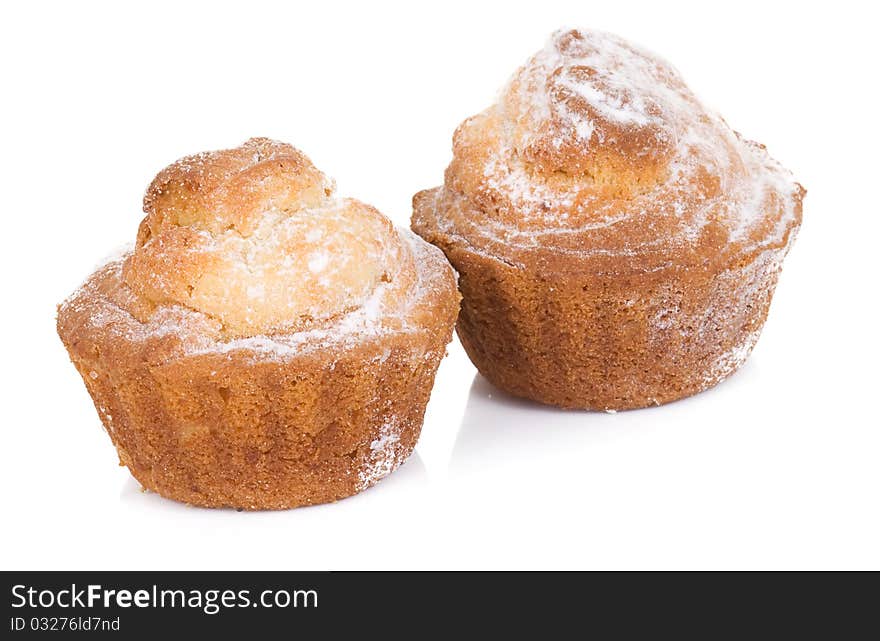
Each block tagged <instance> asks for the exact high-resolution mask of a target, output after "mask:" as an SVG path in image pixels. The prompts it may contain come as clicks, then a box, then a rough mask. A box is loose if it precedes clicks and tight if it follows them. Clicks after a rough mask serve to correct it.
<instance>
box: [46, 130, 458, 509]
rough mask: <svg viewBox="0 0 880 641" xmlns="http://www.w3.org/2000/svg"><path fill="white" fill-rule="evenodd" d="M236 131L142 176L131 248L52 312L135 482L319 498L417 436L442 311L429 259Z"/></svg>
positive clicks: (363, 483)
mask: <svg viewBox="0 0 880 641" xmlns="http://www.w3.org/2000/svg"><path fill="white" fill-rule="evenodd" d="M333 191H334V186H333V183H332V182H331V181H329V180H328V179H327V178H326V177H325V176H324V175H323V174H322V173H321V172H319V171H318V170H317V169H315V167H314V166H313V165H312V163H311V162H310V161H309V159H308V158H306V157H305V156H304V155H303V154H302V153H300V152H299V151H298V150H296V149H294V148H293V147H291V146H290V145H286V144H282V143H278V142H274V141H271V140H267V139H253V140H249V141H248V142H246V143H245V144H244V145H242V146H241V147H238V148H237V149H229V150H224V151H217V152H210V153H203V154H198V155H195V156H190V157H187V158H183V159H181V160H178V161H177V162H176V163H174V164H172V165H171V166H169V167H168V168H166V169H164V170H163V171H162V172H160V173H159V175H158V176H157V177H156V179H155V180H154V181H153V183H152V185H150V187H149V189H148V190H147V194H146V197H145V198H144V211H145V212H146V214H147V215H146V217H145V218H144V220H143V222H142V223H141V226H140V229H139V231H138V235H137V242H136V245H135V248H134V250H133V251H132V252H130V253H127V254H126V255H124V256H122V257H121V258H119V259H117V260H113V261H111V262H109V263H108V264H106V265H104V266H103V267H101V268H100V269H98V270H97V271H96V272H95V273H94V274H92V276H91V277H90V278H89V279H88V280H87V282H86V283H85V284H84V285H83V286H82V288H81V289H79V290H78V291H77V292H75V293H74V294H73V295H72V296H71V297H70V298H69V299H68V300H66V301H65V302H64V303H63V304H62V305H60V306H59V309H58V334H59V335H60V336H61V339H62V341H63V342H64V345H65V346H66V347H67V350H68V352H69V353H70V357H71V359H72V361H73V363H74V365H76V368H77V369H78V370H79V373H80V374H81V375H82V378H83V380H84V381H85V384H86V387H87V388H88V391H89V393H90V394H91V396H92V398H93V400H94V402H95V407H96V408H97V409H98V414H99V415H100V417H101V420H102V421H103V423H104V426H105V428H106V430H107V432H108V434H109V435H110V438H111V439H112V440H113V444H114V445H115V446H116V449H117V450H118V452H119V459H120V462H121V464H123V465H126V466H128V468H129V470H131V473H132V474H133V475H134V477H135V478H136V479H137V480H138V481H140V483H141V484H142V485H143V486H144V487H145V488H147V489H150V490H153V491H156V492H158V493H159V494H161V495H162V496H166V497H169V498H173V499H177V500H179V501H184V502H186V503H191V504H195V505H204V506H211V507H223V506H228V507H236V508H244V509H248V510H257V509H281V508H290V507H296V506H300V505H310V504H314V503H324V502H328V501H335V500H337V499H340V498H343V497H346V496H349V495H351V494H355V493H356V492H359V491H361V490H363V489H365V488H368V487H370V486H371V485H373V484H374V483H376V482H377V481H378V480H380V479H381V478H382V477H384V476H386V475H387V474H389V473H390V472H392V471H393V470H394V469H395V468H396V467H397V466H398V465H400V464H401V463H402V462H403V461H404V460H405V459H406V458H407V457H408V456H409V455H410V453H411V452H412V450H413V447H414V446H415V444H416V440H417V438H418V436H419V432H420V430H421V426H422V420H423V417H424V412H425V406H426V404H427V402H428V397H429V395H430V393H431V387H432V385H433V381H434V374H435V372H436V370H437V366H438V365H439V363H440V360H441V358H442V357H443V355H444V354H445V350H446V344H447V343H448V342H449V340H450V338H451V335H452V327H453V325H454V324H455V317H456V314H457V311H458V304H459V295H458V291H457V290H456V285H455V276H454V273H453V271H452V269H451V268H450V266H449V264H448V263H447V261H446V259H445V258H444V257H443V255H442V254H441V253H440V251H438V250H437V249H436V248H434V247H431V246H430V245H428V244H427V243H425V242H424V241H422V240H421V239H420V238H418V237H417V236H415V235H414V234H412V233H411V232H409V231H407V230H396V229H395V228H394V226H393V225H392V224H391V222H390V221H389V220H388V219H387V218H385V217H384V216H382V215H381V214H380V213H379V212H378V211H376V210H375V209H373V208H372V207H370V206H368V205H365V204H363V203H361V202H358V201H356V200H352V199H347V198H337V197H335V196H334V194H333Z"/></svg>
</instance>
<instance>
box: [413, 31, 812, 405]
mask: <svg viewBox="0 0 880 641" xmlns="http://www.w3.org/2000/svg"><path fill="white" fill-rule="evenodd" d="M453 152H454V157H453V160H452V163H451V164H450V165H449V167H448V169H447V170H446V176H445V183H444V185H443V186H442V187H439V188H436V189H431V190H427V191H423V192H420V193H418V194H416V196H415V197H414V199H413V205H414V214H413V220H412V225H413V229H414V230H415V231H416V232H417V233H418V234H420V235H421V236H422V237H423V238H425V239H426V240H428V241H429V242H431V243H433V244H435V245H437V246H438V247H440V248H442V249H443V251H444V252H445V254H446V256H447V257H448V258H449V260H450V261H451V262H452V264H453V266H454V267H455V268H456V269H457V270H458V272H459V273H460V289H461V292H462V295H463V297H464V300H463V303H462V310H461V314H460V317H459V321H458V333H459V336H460V338H461V342H462V344H463V345H464V347H465V349H466V350H467V352H468V355H469V356H470V358H471V360H472V361H473V362H474V364H475V365H476V366H477V368H478V369H479V370H480V372H481V373H482V374H483V375H484V376H486V378H488V379H489V380H490V381H491V382H493V383H494V384H495V385H497V386H498V387H500V388H502V389H504V390H506V391H508V392H510V393H512V394H515V395H518V396H523V397H526V398H530V399H533V400H536V401H540V402H543V403H548V404H552V405H557V406H560V407H567V408H588V409H596V410H617V409H630V408H638V407H644V406H650V405H658V404H661V403H667V402H669V401H674V400H676V399H679V398H682V397H685V396H689V395H691V394H695V393H697V392H699V391H701V390H704V389H706V388H708V387H711V386H713V385H715V384H716V383H718V382H719V381H721V380H722V379H724V378H725V377H726V376H728V375H730V374H731V373H732V372H733V371H735V370H736V368H737V367H738V366H739V365H740V364H742V363H743V361H744V360H745V359H746V357H747V356H748V355H749V353H750V351H751V349H752V347H753V346H754V344H755V342H756V340H757V338H758V335H759V333H760V331H761V327H762V325H763V323H764V320H765V318H766V316H767V311H768V308H769V305H770V299H771V297H772V294H773V290H774V288H775V286H776V282H777V278H778V275H779V272H780V269H781V266H782V260H783V258H784V257H785V255H786V253H787V251H788V249H789V247H790V245H791V243H792V242H793V240H794V237H795V235H796V233H797V230H798V228H799V226H800V222H801V209H802V207H801V206H802V200H803V197H804V194H805V191H804V189H803V188H802V187H801V186H800V185H799V184H798V183H797V182H795V181H794V180H793V178H792V176H791V174H790V173H789V172H788V171H786V170H785V169H783V168H782V167H781V166H780V165H779V164H778V163H777V162H776V161H774V160H773V159H772V158H770V156H769V155H768V154H767V153H766V151H765V149H764V147H763V146H762V145H759V144H757V143H754V142H750V141H747V140H745V139H743V138H741V137H740V136H739V134H737V133H736V132H734V131H733V130H731V129H730V128H729V127H728V125H727V124H726V123H725V122H724V120H722V119H721V117H720V116H718V115H717V114H715V113H713V112H712V111H710V110H707V109H706V108H705V107H703V105H701V104H700V102H699V101H698V100H697V99H696V97H695V96H694V95H693V94H692V93H691V92H690V90H689V89H688V88H687V87H686V86H685V84H684V82H683V81H682V79H681V77H680V76H679V74H678V72H676V71H675V69H673V68H672V67H671V66H670V65H669V64H667V63H666V62H664V61H663V60H661V59H659V58H657V57H656V56H654V55H652V54H650V53H648V52H646V51H644V50H642V49H640V48H637V47H635V46H633V45H631V44H629V43H627V42H625V41H623V40H621V39H620V38H617V37H615V36H612V35H609V34H605V33H599V32H592V31H577V30H569V31H560V32H557V33H555V34H554V35H553V36H552V37H551V39H550V41H549V42H548V44H547V46H546V47H545V48H544V49H543V50H541V51H540V52H538V53H537V54H536V55H535V56H533V57H532V58H531V59H530V60H528V61H527V62H526V64H525V65H524V66H523V67H522V68H520V69H519V70H518V71H517V72H516V73H515V74H514V76H513V78H512V79H511V80H510V81H509V83H508V84H507V86H506V87H505V88H504V89H503V91H502V92H501V94H500V97H499V99H498V101H497V103H496V104H495V105H493V106H491V107H490V108H489V109H487V110H486V111H484V112H482V113H481V114H478V115H476V116H474V117H472V118H469V119H467V120H465V121H464V122H463V123H462V124H461V125H460V126H459V128H458V130H457V131H456V132H455V136H454V139H453Z"/></svg>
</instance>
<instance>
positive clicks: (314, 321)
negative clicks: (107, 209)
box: [123, 139, 415, 337]
mask: <svg viewBox="0 0 880 641" xmlns="http://www.w3.org/2000/svg"><path fill="white" fill-rule="evenodd" d="M333 192H334V186H333V184H332V182H331V181H329V180H328V179H327V178H326V177H325V176H324V175H323V174H322V173H321V172H319V171H318V170H317V169H315V167H314V166H313V165H312V163H311V162H310V161H309V159H308V158H306V157H305V156H304V155H303V154H302V153H301V152H299V151H298V150H296V149H294V148H293V147H291V146H290V145H286V144H282V143H277V142H274V141H271V140H266V139H253V140H250V141H248V142H247V143H245V144H244V145H242V146H241V147H239V148H238V149H233V150H228V151H221V152H209V153H204V154H199V155H197V156H191V157H188V158H184V159H182V160H179V161H178V162H176V163H174V164H173V165H171V166H170V167H168V168H167V169H165V170H163V171H162V172H161V173H160V174H159V175H158V176H157V177H156V179H155V180H154V181H153V184H152V185H150V187H149V189H148V190H147V195H146V197H145V199H144V211H145V212H146V213H147V216H146V218H144V221H143V222H142V223H141V226H140V230H139V232H138V237H137V245H136V247H135V251H134V253H133V254H132V256H131V257H130V258H129V260H128V262H127V264H126V266H125V268H124V270H123V278H124V280H125V282H126V284H127V285H128V286H129V287H131V289H132V290H133V291H134V292H135V293H137V294H139V295H140V296H142V297H143V298H144V300H145V301H149V302H150V303H152V304H153V305H169V304H170V305H174V304H177V305H185V306H187V307H190V308H192V309H194V310H197V311H199V312H202V313H204V314H205V315H207V316H209V317H210V318H212V319H216V320H217V321H218V322H219V323H220V325H221V331H222V333H223V335H225V336H228V337H241V336H250V335H254V334H266V333H279V332H288V331H297V330H302V329H306V328H308V327H313V326H316V325H319V324H321V323H325V322H327V321H328V320H329V319H332V318H334V317H337V316H339V315H340V314H344V313H346V312H350V311H351V310H353V309H356V308H357V307H360V306H361V305H363V304H364V303H365V302H366V301H367V299H368V298H369V297H370V296H371V295H372V294H373V292H374V291H375V290H376V288H377V287H378V286H379V285H380V284H381V283H390V282H393V283H394V285H395V287H393V288H392V289H397V290H401V289H403V290H405V289H406V288H407V287H410V286H411V285H412V284H413V273H414V270H415V268H414V265H413V257H412V252H408V251H405V247H404V241H403V240H402V239H401V238H400V236H399V235H398V234H397V232H396V231H395V229H394V227H393V225H392V224H391V222H390V221H389V220H388V219H387V218H385V217H384V216H383V215H382V214H380V213H379V212H378V211H376V210H375V209H373V208H372V207H370V206H368V205H365V204H363V203H360V202H358V201H356V200H352V199H339V198H336V197H335V196H334V193H333ZM392 269H393V270H394V271H395V273H394V276H393V277H392V274H391V270H392Z"/></svg>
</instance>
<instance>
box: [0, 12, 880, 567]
mask: <svg viewBox="0 0 880 641" xmlns="http://www.w3.org/2000/svg"><path fill="white" fill-rule="evenodd" d="M816 4H818V3H816ZM822 4H823V5H825V6H828V7H831V8H826V9H811V8H805V7H808V6H815V5H813V3H797V4H792V5H790V6H788V7H785V6H782V3H776V2H767V1H762V2H757V3H748V2H742V1H740V2H737V3H733V4H727V5H725V9H724V10H720V9H716V8H714V5H713V3H706V2H699V3H693V4H691V5H680V4H677V3H674V2H645V3H638V4H636V3H626V2H601V3H599V2H596V3H593V2H584V1H578V2H552V1H550V0H540V1H537V0H532V1H531V2H526V3H515V2H502V3H491V4H490V3H480V2H476V1H473V0H472V1H470V2H451V1H449V0H444V2H434V3H415V2H413V3H395V4H393V5H391V4H381V3H377V2H361V3H352V4H351V5H341V4H340V5H335V4H334V3H331V2H326V1H322V2H311V3H285V4H282V3H278V4H277V5H274V4H263V3H259V2H253V1H250V2H244V3H241V6H239V7H237V8H236V7H230V6H225V5H222V4H218V3H214V2H212V3H206V4H203V5H186V6H184V4H183V3H181V2H172V3H159V2H150V3H144V6H143V7H142V8H141V9H133V8H130V7H128V6H127V3H108V4H106V5H92V4H88V3H59V4H56V5H43V4H41V3H26V4H25V3H22V6H21V7H19V8H16V9H12V8H11V7H10V4H4V5H3V8H2V9H0V13H2V15H0V61H2V62H0V65H2V98H0V110H2V118H0V127H2V154H0V163H2V167H0V170H2V171H0V176H2V207H3V212H2V226H3V227H2V231H3V235H2V252H0V260H2V273H3V311H2V315H0V318H2V323H3V326H2V336H3V343H4V344H3V350H2V357H3V361H2V366H0V377H2V386H0V389H2V390H3V401H4V402H3V414H2V428H0V434H2V450H0V455H2V461H0V463H2V469H0V474H2V477H0V478H2V491H3V497H2V498H3V517H2V520H3V526H2V528H0V537H2V545H0V567H3V568H4V569H23V568H40V569H48V568H57V569H63V568H95V569H97V568H102V569H111V568H143V569H146V568H168V569H173V568H179V569H185V568H205V569H221V568H241V569H244V568H253V569H344V568H875V569H878V568H880V545H878V541H880V514H878V512H880V500H878V490H880V469H878V457H880V435H878V426H880V421H878V419H877V410H876V408H875V403H874V401H875V397H876V395H877V382H878V376H877V362H878V348H877V342H878V329H877V314H876V309H877V306H876V297H877V293H878V292H877V283H876V276H877V267H876V264H877V263H876V254H877V253H878V249H880V248H878V245H877V238H878V235H877V231H878V218H880V211H878V210H880V207H878V196H877V183H878V178H877V168H878V150H880V140H878V138H880V136H878V122H880V120H878V117H877V108H878V89H877V87H878V80H877V78H878V72H877V69H876V63H877V61H878V60H880V51H878V46H877V38H876V33H875V27H876V21H875V19H873V18H871V17H869V16H868V15H866V14H865V13H863V12H862V11H863V10H861V9H859V8H858V7H859V6H860V5H859V4H855V3H854V4H853V5H852V6H847V5H846V4H845V3H842V2H835V3H827V4H826V3H822ZM563 25H569V26H584V27H594V28H601V29H605V30H609V31H613V32H616V33H619V34H621V35H623V36H625V37H627V38H629V39H632V40H634V41H635V42H638V43H640V44H642V45H644V46H646V47H648V48H650V49H653V50H654V51H656V52H658V53H660V54H661V55H663V56H664V57H666V58H667V59H668V60H670V61H672V62H673V64H675V65H676V66H677V67H678V68H679V69H680V70H681V72H682V73H683V75H684V77H685V78H686V80H687V81H688V82H689V83H690V85H691V86H692V87H693V88H694V90H695V91H696V92H697V93H698V95H700V96H701V97H702V98H703V99H704V100H705V102H707V103H708V104H709V105H711V106H713V107H715V108H717V109H718V110H719V111H720V112H721V113H722V114H723V115H724V116H725V118H726V119H727V120H728V122H730V123H731V125H732V126H733V127H734V128H736V129H737V130H739V131H741V132H743V134H744V135H746V136H747V137H750V138H754V139H756V140H759V141H761V142H763V143H765V144H766V145H767V146H768V147H769V149H770V152H771V153H772V154H773V155H774V156H775V157H776V158H778V159H779V160H780V161H781V162H782V163H783V164H784V165H785V166H787V167H789V168H791V169H792V171H793V172H794V173H795V176H796V177H797V178H798V179H799V181H800V182H802V183H803V184H804V185H805V186H806V187H807V188H808V190H809V194H808V196H807V200H806V205H805V213H804V226H803V229H802V231H801V234H800V237H799V238H798V241H797V243H796V244H795V246H794V248H793V250H792V253H791V254H790V256H789V258H788V260H787V262H786V264H785V270H784V273H783V275H782V278H781V282H780V285H779V288H778V290H777V294H776V298H775V300H774V302H773V306H772V309H771V312H770V317H769V320H768V322H767V325H766V328H765V331H764V334H763V336H762V338H761V340H760V342H759V343H758V346H757V348H756V349H755V352H754V354H753V356H752V357H751V359H750V360H749V361H748V362H747V364H746V365H745V366H744V367H743V368H742V370H741V371H740V372H739V373H738V374H736V375H735V376H733V377H732V378H730V379H729V380H728V381H727V382H725V383H723V384H721V385H720V386H718V387H717V388H716V389H714V390H712V391H709V392H706V393H704V394H701V395H699V396H697V397H695V398H691V399H689V400H685V401H682V402H678V403H674V404H672V405H668V406H665V407H661V408H656V409H649V410H642V411H634V412H626V413H620V414H617V415H605V414H594V413H583V412H562V411H556V410H553V409H548V408H543V407H539V406H536V405H533V404H530V403H526V402H522V401H518V400H514V399H511V398H508V397H506V396H505V395H503V394H501V393H499V392H497V391H495V390H493V389H492V388H491V387H490V386H489V385H488V384H487V383H486V382H484V381H483V380H482V379H480V378H479V377H475V370H474V369H473V367H472V366H471V364H470V363H469V361H468V360H467V357H466V356H465V354H464V353H463V351H462V349H461V346H460V345H459V344H458V343H457V342H454V343H453V344H452V345H450V348H449V357H448V358H447V359H446V360H445V361H444V362H443V363H442V365H441V368H440V371H439V374H438V376H437V382H436V387H435V389H434V394H433V397H432V400H431V404H430V405H429V408H428V413H427V417H426V420H425V426H424V431H423V437H422V439H421V441H420V443H419V446H418V449H417V455H415V456H414V457H413V458H412V459H411V460H410V461H409V462H408V463H407V464H406V465H405V466H404V467H403V468H401V469H400V470H399V471H398V472H396V473H395V474H393V475H392V476H391V477H389V478H388V479H387V480H385V481H384V482H382V483H380V484H379V485H378V486H376V487H375V488H373V489H371V490H368V491H367V492H365V493H364V494H362V495H359V496H356V497H354V498H351V499H347V500H345V501H342V502H340V503H337V504H334V505H326V506H320V507H314V508H307V509H299V510H293V511H288V512H280V513H256V514H251V513H238V512H235V511H211V510H204V509H198V508H192V507H186V506H184V505H179V504H176V503H173V502H171V501H167V500H164V499H162V498H160V497H158V496H156V495H153V494H148V493H142V492H141V491H140V488H139V486H138V485H137V483H135V482H134V481H133V480H132V479H131V477H130V476H129V475H128V472H127V471H126V469H125V468H121V467H117V465H116V462H117V458H116V455H115V452H114V451H113V449H112V447H111V445H110V440H109V439H108V438H107V436H106V434H104V432H103V431H102V429H101V427H100V423H99V421H98V417H97V415H96V413H95V410H94V408H93V406H92V404H91V401H90V399H89V397H88V395H87V394H86V391H85V388H84V387H83V385H82V382H81V381H80V380H79V378H78V375H77V373H76V371H75V370H74V368H73V366H71V365H70V363H69V362H68V359H67V355H66V354H65V352H64V349H63V348H62V345H61V342H60V341H59V340H58V338H57V336H56V334H55V329H54V315H55V305H56V303H58V302H60V301H61V300H62V299H63V298H64V297H65V296H67V295H68V294H69V293H70V292H71V291H73V289H74V288H75V287H76V286H77V284H78V283H79V282H80V281H81V280H82V279H83V278H84V277H85V276H86V275H87V274H88V273H89V272H90V271H91V269H92V268H93V267H94V266H95V265H96V264H97V263H98V262H99V261H100V259H101V257H102V256H105V255H106V254H108V253H110V252H111V251H112V250H113V249H114V248H116V247H117V246H119V245H121V244H123V243H125V242H127V241H130V240H132V239H133V238H134V234H135V231H136V228H137V224H138V222H139V220H140V218H141V213H140V199H141V196H142V193H143V190H144V188H145V187H146V185H147V184H148V182H149V181H150V180H151V178H152V177H153V175H154V174H155V173H156V172H157V171H158V170H159V169H161V168H162V167H163V166H164V165H166V164H168V163H169V162H171V161H173V160H174V159H176V158H178V157H179V156H181V155H184V154H187V153H192V152H196V151H200V150H206V149H216V148H221V147H227V146H234V145H236V144H238V143H240V142H242V141H244V140H245V139H246V138H248V137H250V136H254V135H264V136H270V137H274V138H278V139H281V140H285V141H288V142H291V143H293V144H294V145H296V146H298V147H299V148H301V149H302V150H303V151H305V152H306V153H307V154H308V155H309V156H310V157H311V158H312V159H313V161H314V162H315V164H316V165H317V166H318V167H319V168H321V169H322V170H324V171H325V172H327V173H328V174H329V175H331V176H334V177H335V178H336V179H337V184H338V185H339V191H340V193H341V194H343V195H352V196H356V197H358V198H360V199H362V200H365V201H366V202H369V203H372V204H374V205H376V206H377V207H378V208H379V209H381V210H382V211H383V212H385V213H386V214H387V215H388V216H390V217H391V218H392V219H394V220H395V221H396V222H397V223H398V224H400V225H406V224H407V223H408V219H409V215H410V198H411V197H412V194H413V193H414V192H416V191H417V190H419V189H422V188H426V187H431V186H434V185H437V184H439V183H440V181H441V180H442V172H443V169H444V167H445V166H446V164H447V163H448V162H449V159H450V155H451V151H450V149H451V135H452V132H453V129H454V128H455V126H456V125H457V124H458V123H459V122H460V121H461V120H462V119H464V118H465V117H467V116H469V115H471V114H474V113H476V112H478V111H480V110H482V109H483V108H484V107H485V106H487V105H488V104H489V103H490V102H491V101H492V99H493V97H494V95H495V93H496V91H497V90H498V89H499V88H500V87H501V85H502V84H503V83H504V81H505V80H506V79H507V77H508V76H509V75H510V74H511V73H512V72H513V71H514V69H515V68H516V67H517V66H518V65H519V64H521V63H522V62H523V61H524V60H525V59H526V58H527V57H528V56H529V55H531V54H532V53H533V52H534V51H536V50H537V49H539V48H540V47H541V46H542V45H543V43H544V41H545V39H546V37H547V36H548V35H549V33H550V32H551V31H553V30H554V29H556V28H557V27H560V26H563Z"/></svg>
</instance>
